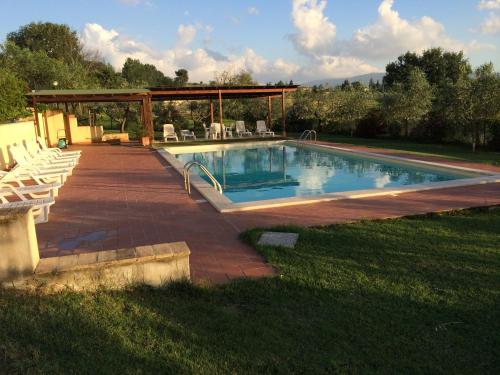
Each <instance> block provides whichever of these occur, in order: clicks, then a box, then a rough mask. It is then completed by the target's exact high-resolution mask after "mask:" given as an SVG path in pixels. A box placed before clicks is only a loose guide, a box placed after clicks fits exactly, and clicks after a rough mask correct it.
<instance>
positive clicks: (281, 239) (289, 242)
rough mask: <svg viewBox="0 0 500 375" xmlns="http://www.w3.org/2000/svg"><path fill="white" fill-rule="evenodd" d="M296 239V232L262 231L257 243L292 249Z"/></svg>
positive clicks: (297, 237) (297, 236)
mask: <svg viewBox="0 0 500 375" xmlns="http://www.w3.org/2000/svg"><path fill="white" fill-rule="evenodd" d="M298 239H299V234H298V233H286V232H264V233H262V236H260V239H259V242H258V244H259V245H267V246H283V247H288V248H291V249H293V248H294V247H295V244H296V243H297V240H298Z"/></svg>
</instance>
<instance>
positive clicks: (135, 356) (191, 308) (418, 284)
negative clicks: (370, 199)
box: [0, 211, 500, 374]
mask: <svg viewBox="0 0 500 375" xmlns="http://www.w3.org/2000/svg"><path fill="white" fill-rule="evenodd" d="M499 223H500V212H498V211H494V212H488V211H477V212H474V213H469V214H466V215H442V216H436V217H420V218H411V219H401V220H386V221H372V222H362V223H358V224H346V225H336V226H331V227H321V228H309V229H306V228H290V227H282V228H278V229H280V230H288V231H297V232H299V233H300V239H299V243H298V245H297V248H296V249H284V248H276V247H259V250H260V251H261V252H262V253H263V255H264V256H265V257H266V258H267V259H268V261H269V262H271V263H272V264H273V265H276V266H278V267H279V269H280V273H281V275H282V276H281V277H277V278H271V279H260V280H240V281H236V282H232V283H230V284H227V285H222V286H214V287H197V286H192V285H189V284H186V283H178V284H173V285H171V286H169V287H166V288H162V289H151V288H146V287H136V288H131V289H129V290H126V291H117V292H110V291H99V292H95V293H75V292H71V291H65V292H62V293H59V294H53V295H43V294H39V295H37V294H27V293H17V292H12V291H1V292H0V293H1V294H0V342H1V344H0V348H1V349H0V354H1V355H0V368H2V369H5V371H6V372H8V373H13V372H22V373H26V372H44V373H54V372H55V373H58V372H59V373H69V372H76V373H119V372H125V373H135V372H144V373H158V372H160V373H175V374H182V373H199V374H220V373H249V374H250V373H252V374H253V373H283V374H288V373H314V374H320V373H376V372H377V373H380V372H382V373H496V372H497V370H498V368H499V366H500V363H499V360H498V356H497V354H498V349H499V347H500V338H499V337H498V334H497V333H498V332H499V331H500V303H499V302H500V298H499V297H500V295H499V294H500V293H499V291H498V287H497V286H498V280H499V279H500V267H499V250H498V249H500V244H499V241H500V240H499V239H498V230H497V229H498V225H499ZM476 227H481V228H482V231H481V232H480V233H479V234H477V235H476V234H475V232H474V231H469V232H467V231H464V228H476ZM259 233H260V230H252V231H249V232H247V233H245V234H244V236H243V237H244V239H245V241H247V242H249V243H251V244H255V241H256V239H257V238H258V236H259ZM2 352H3V353H2Z"/></svg>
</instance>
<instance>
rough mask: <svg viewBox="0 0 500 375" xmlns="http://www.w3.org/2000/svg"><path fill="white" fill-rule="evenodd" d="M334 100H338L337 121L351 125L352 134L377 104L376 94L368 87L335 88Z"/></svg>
mask: <svg viewBox="0 0 500 375" xmlns="http://www.w3.org/2000/svg"><path fill="white" fill-rule="evenodd" d="M335 93H336V94H337V95H335V97H334V98H333V100H334V101H336V102H337V105H336V110H335V112H334V114H333V115H334V117H335V119H336V120H337V121H340V122H342V123H344V124H347V125H349V128H350V133H351V136H352V135H353V134H354V130H355V128H356V125H357V124H358V122H359V121H361V120H362V119H363V118H365V117H366V116H367V115H368V113H369V112H370V111H371V110H372V109H373V108H375V107H376V106H377V102H376V100H375V98H374V94H373V93H372V92H371V91H370V90H368V89H367V88H366V87H365V88H364V89H352V90H348V91H342V90H338V89H337V90H335Z"/></svg>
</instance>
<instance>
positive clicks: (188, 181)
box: [182, 161, 222, 195]
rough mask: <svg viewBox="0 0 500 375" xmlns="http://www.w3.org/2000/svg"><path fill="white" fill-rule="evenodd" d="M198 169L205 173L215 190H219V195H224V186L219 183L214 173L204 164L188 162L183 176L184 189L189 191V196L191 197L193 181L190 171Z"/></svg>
mask: <svg viewBox="0 0 500 375" xmlns="http://www.w3.org/2000/svg"><path fill="white" fill-rule="evenodd" d="M195 166H196V167H198V168H199V169H200V171H202V172H203V173H205V174H206V175H207V177H208V178H209V180H210V181H211V182H212V184H213V185H214V189H215V190H217V191H218V192H219V193H221V194H222V186H221V184H220V183H219V181H217V180H216V179H215V177H214V175H213V174H212V173H210V171H209V170H208V169H207V167H205V166H204V165H203V164H201V163H198V162H197V161H188V162H187V163H186V164H184V168H183V170H182V175H183V176H184V189H185V190H187V192H188V194H190V195H191V179H190V177H189V170H190V169H191V168H192V167H195Z"/></svg>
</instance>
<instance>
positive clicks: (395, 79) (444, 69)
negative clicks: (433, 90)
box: [384, 48, 472, 86]
mask: <svg viewBox="0 0 500 375" xmlns="http://www.w3.org/2000/svg"><path fill="white" fill-rule="evenodd" d="M414 68H420V69H421V70H422V71H423V72H424V73H425V76H426V79H427V81H428V82H429V84H430V85H431V86H443V85H445V84H446V83H448V82H450V83H456V82H457V81H458V80H459V79H460V78H461V77H464V76H466V75H469V74H470V73H471V71H472V70H471V67H470V64H469V62H468V61H467V59H466V58H465V57H464V54H463V52H444V51H443V50H442V49H441V48H431V49H429V50H426V51H424V52H423V53H422V55H417V54H416V53H413V52H407V53H405V54H404V55H401V56H399V57H398V58H397V60H396V61H394V62H391V63H389V64H387V66H386V69H385V70H386V75H385V76H384V84H385V85H387V86H392V85H393V84H395V83H403V82H405V81H406V80H407V79H408V75H409V74H410V72H411V71H412V70H413V69H414Z"/></svg>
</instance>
